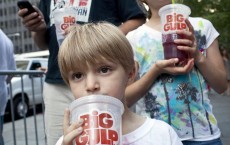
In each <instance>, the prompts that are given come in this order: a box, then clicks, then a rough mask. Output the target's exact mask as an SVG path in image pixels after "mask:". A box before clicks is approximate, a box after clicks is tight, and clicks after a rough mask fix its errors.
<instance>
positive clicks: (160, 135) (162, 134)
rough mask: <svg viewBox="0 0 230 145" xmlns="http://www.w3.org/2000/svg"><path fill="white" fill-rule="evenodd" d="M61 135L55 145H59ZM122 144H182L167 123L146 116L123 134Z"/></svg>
mask: <svg viewBox="0 0 230 145" xmlns="http://www.w3.org/2000/svg"><path fill="white" fill-rule="evenodd" d="M62 140H63V136H62V137H61V138H60V139H59V140H58V142H57V143H56V145H61V143H62ZM122 142H123V145H182V143H181V141H180V138H179V137H178V136H177V134H176V132H175V131H174V130H173V128H172V127H171V126H169V125H168V124H167V123H165V122H163V121H160V120H156V119H150V118H147V119H146V121H145V122H144V124H143V125H142V126H140V127H139V128H137V129H136V130H134V131H133V132H130V133H129V134H125V135H123V138H122Z"/></svg>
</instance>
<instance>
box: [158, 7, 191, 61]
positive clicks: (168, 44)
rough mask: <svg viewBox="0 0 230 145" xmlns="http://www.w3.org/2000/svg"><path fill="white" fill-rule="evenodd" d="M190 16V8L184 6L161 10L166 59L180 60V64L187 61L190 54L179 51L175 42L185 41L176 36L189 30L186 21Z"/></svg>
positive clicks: (181, 37)
mask: <svg viewBox="0 0 230 145" xmlns="http://www.w3.org/2000/svg"><path fill="white" fill-rule="evenodd" d="M190 14H191V10H190V8H189V7H188V6H186V5H183V4H169V5H166V6H164V7H162V8H161V9H160V10H159V15H160V17H161V25H162V43H163V47H164V57H165V59H170V58H178V59H179V64H184V62H186V61H187V59H188V54H187V53H186V52H184V51H181V50H178V49H177V45H176V44H175V43H174V40H175V39H183V36H181V35H178V34H176V31H177V30H186V29H187V25H186V23H185V19H186V18H188V16H189V15H190Z"/></svg>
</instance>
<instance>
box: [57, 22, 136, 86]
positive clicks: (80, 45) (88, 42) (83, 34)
mask: <svg viewBox="0 0 230 145" xmlns="http://www.w3.org/2000/svg"><path fill="white" fill-rule="evenodd" d="M104 60H109V61H112V62H115V63H119V64H121V65H122V67H123V68H124V69H125V71H126V72H131V71H132V69H133V68H134V58H133V51H132V47H131V45H130V43H129V42H128V40H127V39H126V37H125V35H124V34H123V33H122V32H121V31H120V30H119V29H118V28H117V27H116V26H114V25H112V24H109V23H106V22H100V23H89V24H85V25H76V26H71V27H70V28H69V29H68V34H67V36H66V38H65V40H64V41H63V42H62V45H61V47H60V49H59V54H58V63H59V68H60V72H61V75H62V77H63V79H64V81H65V82H66V83H67V84H68V85H69V81H68V74H69V72H70V71H75V70H77V69H79V68H85V67H87V66H88V64H90V65H95V64H97V63H98V62H100V61H104Z"/></svg>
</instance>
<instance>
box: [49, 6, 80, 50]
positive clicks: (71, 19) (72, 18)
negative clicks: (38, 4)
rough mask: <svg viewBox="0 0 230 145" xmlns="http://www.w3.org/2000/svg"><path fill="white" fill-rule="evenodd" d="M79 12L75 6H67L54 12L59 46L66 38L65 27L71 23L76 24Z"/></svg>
mask: <svg viewBox="0 0 230 145" xmlns="http://www.w3.org/2000/svg"><path fill="white" fill-rule="evenodd" d="M76 14H77V12H76V9H75V8H74V7H65V8H60V9H56V10H55V11H54V12H53V16H54V25H55V28H56V36H57V41H58V44H59V46H60V45H61V43H62V41H63V40H64V38H65V29H66V28H68V27H69V26H70V25H74V24H76V21H77V17H76V16H77V15H76Z"/></svg>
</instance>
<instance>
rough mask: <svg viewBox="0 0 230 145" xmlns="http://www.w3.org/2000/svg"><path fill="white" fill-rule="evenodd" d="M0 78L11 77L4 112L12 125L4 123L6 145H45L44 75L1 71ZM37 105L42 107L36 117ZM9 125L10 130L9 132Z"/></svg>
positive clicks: (39, 72) (33, 72) (37, 72)
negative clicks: (2, 76)
mask: <svg viewBox="0 0 230 145" xmlns="http://www.w3.org/2000/svg"><path fill="white" fill-rule="evenodd" d="M0 75H7V76H10V77H12V79H11V81H10V83H9V84H8V92H9V100H8V105H7V110H10V113H9V114H10V115H11V122H10V123H4V127H3V137H4V141H5V145H39V144H40V145H45V144H46V137H45V129H44V128H45V123H44V113H43V112H44V102H43V96H42V94H43V93H42V92H43V82H44V72H42V71H36V70H31V71H0ZM19 87H20V88H19ZM38 103H39V104H40V103H41V106H42V113H40V114H39V115H38V114H37V111H36V105H37V104H38ZM15 107H17V108H15ZM31 109H32V111H31V112H32V113H31V114H32V115H30V116H26V113H28V111H29V110H31ZM7 110H6V112H7ZM16 111H17V112H16ZM37 116H38V117H39V120H40V121H39V122H38V121H37V120H38V118H37ZM32 118H33V119H32ZM32 120H33V121H32ZM11 123H12V128H10V126H11V125H10V124H11ZM38 126H39V127H38ZM22 130H24V131H22ZM11 131H12V134H11V133H10V132H11ZM12 135H13V136H12ZM23 138H24V139H23Z"/></svg>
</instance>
